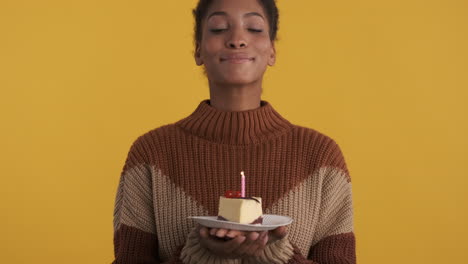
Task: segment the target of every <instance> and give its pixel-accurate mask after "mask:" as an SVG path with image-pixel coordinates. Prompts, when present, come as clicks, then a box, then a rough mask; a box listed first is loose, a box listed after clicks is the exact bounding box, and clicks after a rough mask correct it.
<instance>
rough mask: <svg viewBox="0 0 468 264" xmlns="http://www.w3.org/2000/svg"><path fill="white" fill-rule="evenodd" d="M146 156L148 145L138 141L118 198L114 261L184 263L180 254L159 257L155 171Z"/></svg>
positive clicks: (117, 195)
mask: <svg viewBox="0 0 468 264" xmlns="http://www.w3.org/2000/svg"><path fill="white" fill-rule="evenodd" d="M146 159H147V156H146V155H145V152H144V148H143V147H141V146H140V144H138V143H137V142H135V143H134V144H133V145H132V147H131V148H130V151H129V153H128V157H127V160H126V162H125V165H124V168H123V171H122V173H121V176H120V181H119V185H118V187H117V194H116V198H115V207H114V255H115V260H114V261H113V262H112V263H113V264H156V263H181V262H180V260H178V257H177V255H175V256H174V257H173V259H172V260H171V261H168V262H162V261H160V259H159V256H158V240H157V235H156V226H155V216H154V208H153V199H152V197H153V196H152V181H151V171H150V168H149V166H148V165H147V163H146V161H145V160H146ZM179 253H180V251H179Z"/></svg>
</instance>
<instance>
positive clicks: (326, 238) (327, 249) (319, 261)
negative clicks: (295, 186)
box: [289, 141, 356, 264]
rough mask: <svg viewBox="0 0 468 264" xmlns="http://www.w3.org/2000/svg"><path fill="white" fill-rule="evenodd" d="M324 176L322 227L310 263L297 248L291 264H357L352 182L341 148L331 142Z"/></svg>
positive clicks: (312, 250) (316, 236)
mask: <svg viewBox="0 0 468 264" xmlns="http://www.w3.org/2000/svg"><path fill="white" fill-rule="evenodd" d="M330 143H331V147H330V148H329V149H330V151H328V152H327V156H326V160H327V161H326V162H325V164H324V165H322V167H321V169H320V172H321V174H322V175H323V176H322V177H323V181H322V188H321V192H322V194H321V206H320V210H319V225H318V228H317V230H316V232H315V234H314V238H313V243H312V247H311V249H310V251H309V255H308V256H307V259H306V258H305V257H304V256H303V255H301V254H300V252H299V250H298V248H296V247H295V248H294V252H295V254H294V257H293V258H292V259H291V260H290V262H289V263H309V264H323V263H327V264H355V263H356V253H355V252H356V247H355V236H354V228H353V225H354V222H353V218H354V216H353V214H354V213H353V199H352V188H351V178H350V176H349V171H348V169H347V166H346V163H345V160H344V157H343V154H342V152H341V149H340V148H339V146H338V145H337V144H336V143H335V142H334V141H331V142H330Z"/></svg>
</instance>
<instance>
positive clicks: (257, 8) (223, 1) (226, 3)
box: [207, 0, 265, 17]
mask: <svg viewBox="0 0 468 264" xmlns="http://www.w3.org/2000/svg"><path fill="white" fill-rule="evenodd" d="M213 12H225V13H226V14H227V15H228V16H242V15H243V14H245V13H251V12H256V13H259V14H260V15H262V16H263V17H265V12H264V10H263V6H262V5H261V4H260V2H259V1H258V0H214V1H213V3H212V4H211V6H210V7H209V9H208V13H207V17H208V16H210V14H212V13H213Z"/></svg>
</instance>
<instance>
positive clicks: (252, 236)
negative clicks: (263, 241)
mask: <svg viewBox="0 0 468 264" xmlns="http://www.w3.org/2000/svg"><path fill="white" fill-rule="evenodd" d="M259 237H260V234H259V233H258V232H250V233H249V234H247V238H246V240H245V241H244V243H242V244H241V245H240V246H239V247H238V248H237V249H236V250H233V251H232V253H233V254H235V255H237V256H239V257H242V256H244V255H245V254H246V252H248V251H249V250H250V248H251V247H252V246H253V245H254V244H255V242H256V241H257V239H258V238H259Z"/></svg>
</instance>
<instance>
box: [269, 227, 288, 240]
mask: <svg viewBox="0 0 468 264" xmlns="http://www.w3.org/2000/svg"><path fill="white" fill-rule="evenodd" d="M287 234H288V229H287V227H286V226H280V227H277V228H275V229H273V230H271V232H270V235H271V236H273V237H274V238H276V239H282V238H284V237H285V236H286V235H287Z"/></svg>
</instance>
